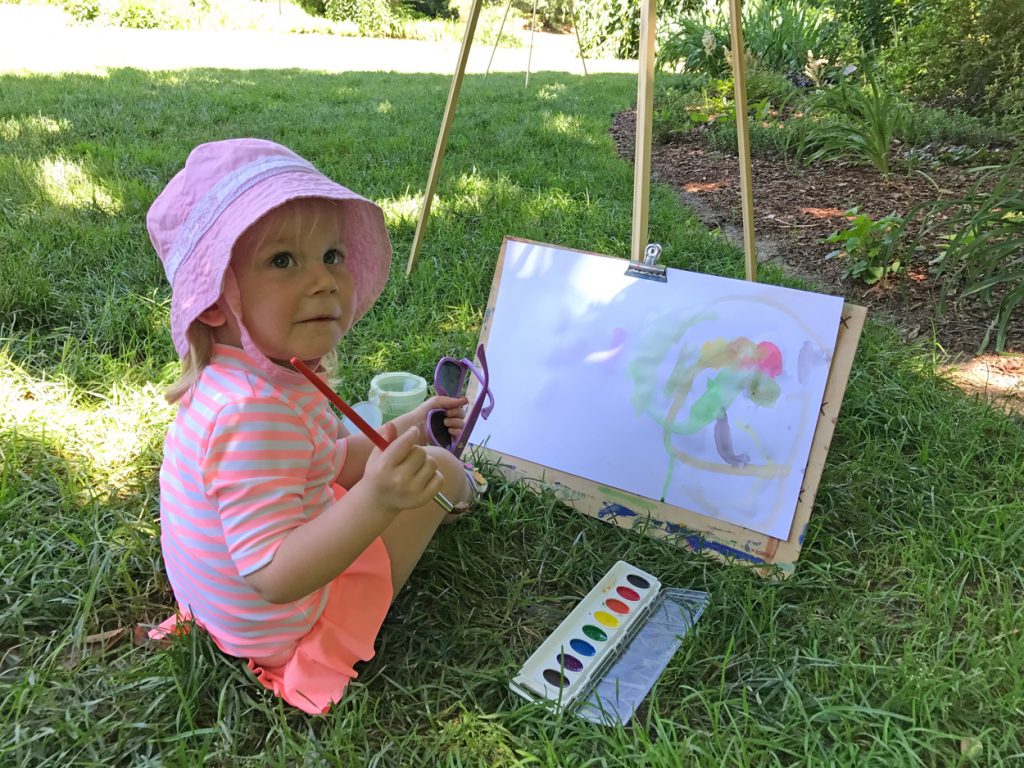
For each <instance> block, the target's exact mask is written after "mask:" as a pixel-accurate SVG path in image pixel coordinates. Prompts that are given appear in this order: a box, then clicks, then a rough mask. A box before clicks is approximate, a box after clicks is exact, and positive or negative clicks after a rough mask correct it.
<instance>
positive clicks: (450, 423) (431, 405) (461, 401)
mask: <svg viewBox="0 0 1024 768" xmlns="http://www.w3.org/2000/svg"><path fill="white" fill-rule="evenodd" d="M468 402H469V401H468V400H467V399H466V398H465V397H447V396H446V395H434V396H433V397H431V398H430V399H428V400H427V401H425V402H423V403H420V404H419V405H418V406H417V407H416V408H415V410H412V411H409V413H404V414H402V415H401V416H399V417H397V418H395V419H393V420H392V421H390V422H388V423H389V424H394V425H395V427H396V428H397V429H398V431H399V432H400V433H404V432H405V431H406V430H408V429H411V428H415V429H416V430H417V431H418V432H419V435H420V440H419V443H420V445H428V444H429V443H430V440H429V439H428V438H427V414H428V413H430V412H431V411H432V410H434V409H435V408H440V409H441V410H443V411H444V412H445V420H444V425H445V426H446V427H448V433H449V434H450V435H452V437H455V436H457V435H458V434H459V433H460V432H461V431H462V425H463V424H465V421H466V403H468Z"/></svg>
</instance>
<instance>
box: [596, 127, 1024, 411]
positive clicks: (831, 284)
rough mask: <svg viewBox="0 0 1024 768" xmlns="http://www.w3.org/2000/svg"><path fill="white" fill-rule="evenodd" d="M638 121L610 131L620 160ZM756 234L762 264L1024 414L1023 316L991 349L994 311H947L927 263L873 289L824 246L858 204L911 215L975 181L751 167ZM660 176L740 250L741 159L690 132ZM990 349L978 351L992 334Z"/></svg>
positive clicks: (775, 164)
mask: <svg viewBox="0 0 1024 768" xmlns="http://www.w3.org/2000/svg"><path fill="white" fill-rule="evenodd" d="M635 125H636V115H635V112H633V111H632V110H629V111H625V112H621V113H619V114H618V115H616V116H615V117H614V119H613V121H612V128H611V133H612V136H613V138H614V140H615V143H616V147H617V148H618V151H619V153H620V154H621V155H623V156H624V157H627V158H629V159H630V160H631V159H632V158H633V152H634V133H635ZM751 165H752V171H751V176H752V182H753V195H754V232H755V236H756V239H757V253H758V259H759V260H761V261H766V260H772V261H775V262H776V263H778V264H780V265H781V266H782V267H783V268H784V269H785V270H786V271H787V272H789V273H791V274H794V275H798V276H800V277H802V278H804V279H806V280H808V281H809V282H811V283H812V284H814V285H816V286H817V287H818V288H819V289H820V290H821V291H822V292H824V293H831V294H841V295H843V296H845V297H846V298H847V299H848V300H850V301H852V302H855V303H857V304H861V305H863V306H866V307H867V308H868V309H869V312H870V313H871V315H872V316H875V317H879V316H881V317H885V318H887V319H889V320H890V321H891V322H892V323H893V324H894V326H895V327H896V328H897V329H898V331H899V332H900V334H901V335H902V336H903V337H904V338H905V339H906V340H907V341H908V342H916V341H920V342H924V343H929V344H934V345H936V346H937V347H938V348H939V349H940V352H941V351H944V352H945V354H946V355H947V356H948V357H949V365H948V370H949V373H950V378H951V380H953V381H954V382H956V383H957V384H958V386H962V387H963V388H964V389H967V390H968V391H975V392H979V393H981V394H984V395H986V396H988V397H990V398H991V399H997V400H1000V401H1003V402H1006V403H1007V404H1008V405H1009V406H1010V407H1011V408H1014V409H1015V410H1017V411H1018V412H1020V413H1024V356H1022V353H1024V316H1022V315H1024V312H1022V310H1021V309H1020V308H1018V310H1017V311H1016V312H1015V313H1014V316H1013V317H1012V318H1011V320H1010V324H1009V329H1008V331H1007V338H1006V353H1007V354H1003V355H996V354H993V353H992V352H991V349H992V347H993V344H992V343H991V341H992V340H994V338H995V331H994V326H993V325H992V324H993V318H994V315H995V312H994V308H992V307H990V306H987V305H985V304H984V303H983V302H982V301H980V300H979V299H976V298H974V297H969V298H964V299H961V300H959V301H953V300H951V301H950V302H949V303H948V305H947V308H946V311H945V312H943V313H942V314H938V313H937V312H936V311H935V308H936V306H937V304H938V301H939V290H940V287H941V286H940V284H939V281H938V280H937V279H936V278H935V277H934V275H932V274H931V272H930V271H929V269H928V264H927V261H926V259H925V258H922V259H921V260H920V261H916V260H912V261H911V262H910V263H909V264H908V265H906V269H905V270H904V271H901V272H900V273H899V274H897V275H895V276H893V277H890V278H888V279H885V280H882V281H880V282H878V283H875V284H874V285H870V286H869V285H865V284H864V283H863V282H861V281H860V280H856V279H854V278H851V277H843V274H842V273H843V269H844V264H843V262H842V260H841V259H826V258H825V256H826V254H828V253H829V252H830V251H832V250H834V249H835V247H836V246H835V245H834V244H829V243H823V242H821V241H822V240H823V239H824V238H826V237H828V236H829V235H830V234H832V233H833V232H835V231H837V230H840V229H845V228H846V227H847V226H848V221H847V218H846V216H845V212H846V211H847V210H849V209H850V208H853V207H854V206H858V207H859V211H860V212H861V213H866V214H868V215H870V216H871V217H872V218H875V219H877V218H880V217H882V216H886V215H888V214H891V213H895V214H896V215H900V216H902V215H905V214H906V213H907V212H908V211H909V210H910V209H911V208H912V207H913V206H914V205H916V204H917V203H920V202H924V201H926V200H930V199H934V198H936V197H938V190H937V189H936V185H938V188H939V189H941V190H942V191H943V194H947V195H951V196H962V195H964V194H966V192H967V191H968V189H969V188H970V185H971V184H972V183H973V181H974V180H973V179H972V178H970V177H969V176H968V175H967V174H966V173H965V172H964V169H963V168H961V167H957V166H940V167H937V168H930V169H929V170H928V177H930V179H931V180H929V178H926V177H925V176H924V175H922V174H910V175H907V174H892V175H890V176H888V177H883V176H881V175H879V174H878V173H877V172H876V171H875V170H874V169H872V168H867V167H862V166H855V165H838V164H828V165H824V164H812V165H810V166H806V167H803V166H796V165H787V164H786V163H784V162H782V161H781V160H779V159H775V158H770V157H763V156H762V157H755V158H753V160H752V163H751ZM651 173H652V176H653V178H655V179H657V180H659V181H662V182H664V183H665V184H668V185H669V186H671V187H672V188H673V189H674V190H675V191H676V193H677V194H678V195H679V197H680V200H681V201H682V202H683V203H684V204H685V205H686V206H687V207H689V208H691V209H692V210H693V211H694V213H695V214H696V215H697V216H698V217H699V218H700V219H701V220H702V221H703V222H704V223H705V224H706V225H707V226H709V227H712V228H720V229H721V231H722V233H723V234H724V235H725V236H726V237H728V238H729V239H730V240H732V241H733V242H734V243H736V244H737V245H739V246H741V247H742V214H741V203H740V189H739V164H738V159H737V157H736V156H735V155H731V154H728V153H724V152H720V151H717V150H713V149H710V148H708V146H707V144H706V142H705V140H704V137H703V135H702V134H701V132H700V131H692V132H691V133H689V134H686V135H685V136H684V137H683V138H681V139H678V140H675V141H673V142H672V143H668V144H662V145H655V146H654V147H652V151H651ZM990 327H991V328H993V330H992V331H991V337H990V343H989V345H988V348H987V350H985V352H984V353H982V354H979V348H980V347H981V345H982V344H983V341H984V339H985V336H986V333H987V332H988V331H989V329H990Z"/></svg>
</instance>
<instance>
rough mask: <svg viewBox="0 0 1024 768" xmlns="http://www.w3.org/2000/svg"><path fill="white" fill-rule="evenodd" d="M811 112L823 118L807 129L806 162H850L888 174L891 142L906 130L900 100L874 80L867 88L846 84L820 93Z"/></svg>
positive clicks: (905, 114) (904, 109) (906, 113)
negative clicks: (869, 166)
mask: <svg viewBox="0 0 1024 768" xmlns="http://www.w3.org/2000/svg"><path fill="white" fill-rule="evenodd" d="M811 111H812V112H814V113H817V114H819V115H820V116H822V118H823V119H819V120H818V121H816V122H813V123H812V124H811V125H810V127H809V128H808V132H807V136H806V149H805V150H804V151H806V150H810V152H809V154H808V155H807V156H806V158H805V159H806V160H808V161H813V160H820V159H829V160H837V159H844V158H852V159H855V160H860V161H865V162H868V163H870V164H871V165H873V166H874V167H875V169H876V170H877V171H878V172H879V173H881V174H882V175H888V174H889V171H890V170H891V164H890V162H889V155H890V151H891V148H892V143H893V139H895V138H896V136H897V134H899V133H900V132H901V131H903V130H905V128H906V125H907V123H908V122H909V121H910V119H911V117H910V111H909V109H908V108H907V106H906V105H905V104H904V103H903V102H902V100H900V98H899V97H898V96H897V95H896V94H895V93H892V92H890V91H885V90H882V89H881V88H879V87H878V85H877V84H876V83H875V81H874V79H869V80H868V86H867V88H857V87H854V86H851V85H849V84H848V83H847V82H846V81H843V83H842V84H841V85H840V86H839V87H838V88H833V89H830V90H827V91H823V92H822V93H821V95H820V96H819V97H818V98H817V99H816V100H815V102H814V104H813V105H812V107H811Z"/></svg>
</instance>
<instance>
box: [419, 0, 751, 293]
mask: <svg viewBox="0 0 1024 768" xmlns="http://www.w3.org/2000/svg"><path fill="white" fill-rule="evenodd" d="M482 3H483V0H473V5H472V7H471V8H470V12H469V18H468V19H467V20H466V31H465V34H464V35H463V38H462V47H461V49H460V51H459V60H458V64H457V66H456V70H455V76H454V77H453V78H452V85H451V89H450V90H449V92H448V102H447V104H446V105H445V108H444V117H443V119H442V120H441V131H440V133H439V134H438V137H437V146H436V147H435V148H434V159H433V161H432V162H431V164H430V174H429V176H428V177H427V188H426V191H425V192H424V196H423V207H422V209H421V210H420V218H419V222H418V223H417V224H416V234H415V236H414V237H413V241H412V251H411V252H410V253H409V261H408V262H407V264H406V268H405V274H406V275H409V274H412V270H413V267H414V266H415V264H416V259H417V257H418V256H419V252H420V249H421V248H422V247H423V237H424V234H425V232H426V228H427V222H428V221H429V220H430V206H431V203H432V202H433V199H434V193H435V192H436V190H437V178H438V176H439V175H440V173H441V163H442V162H443V161H444V153H445V149H446V148H447V146H448V133H449V131H451V127H452V122H453V121H454V119H455V108H456V105H457V103H458V100H459V91H460V90H461V89H462V78H463V77H464V75H465V73H466V61H467V60H468V59H469V50H470V48H471V47H472V44H473V35H474V34H475V33H476V24H477V21H478V20H479V18H480V7H481V5H482ZM640 3H641V5H640V72H639V75H638V78H637V106H636V155H635V159H634V164H633V231H632V238H631V241H630V243H631V245H630V261H632V262H634V263H636V264H641V263H644V262H645V254H648V251H647V247H648V231H647V230H648V226H647V225H648V206H649V204H650V188H651V133H652V131H651V128H652V116H653V103H654V41H655V26H656V25H655V18H656V15H655V8H656V4H657V0H640ZM741 3H742V0H729V16H730V19H729V20H730V29H731V32H732V40H733V45H732V66H733V75H734V76H733V83H734V89H735V96H736V134H737V143H738V145H739V156H740V191H741V197H742V208H743V251H744V263H745V273H746V278H747V280H757V255H756V252H755V247H754V244H755V240H754V194H753V187H752V184H751V178H750V131H749V124H748V118H747V86H746V74H745V72H744V66H743V65H744V62H743V51H744V46H743V25H742V14H741ZM510 6H511V3H510ZM505 15H506V16H507V15H508V9H506V11H505ZM504 24H505V22H504V19H503V20H502V27H504ZM578 34H579V33H578V32H577V43H578V42H579V37H578ZM499 36H500V33H499ZM582 53H583V52H582V46H581V50H580V55H581V57H582ZM493 57H494V53H493V51H492V53H491V58H492V59H493ZM489 69H490V64H488V70H489ZM527 70H529V65H528V66H527ZM585 72H586V65H585V64H584V73H585ZM527 78H529V71H527ZM660 250H661V249H660V246H655V248H654V250H653V251H652V252H651V254H650V255H649V256H648V258H647V260H646V261H647V263H650V262H651V261H652V259H651V256H653V257H654V258H656V257H657V254H658V253H660Z"/></svg>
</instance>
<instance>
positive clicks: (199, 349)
mask: <svg viewBox="0 0 1024 768" xmlns="http://www.w3.org/2000/svg"><path fill="white" fill-rule="evenodd" d="M185 337H186V338H187V339H188V352H186V353H185V356H184V357H183V358H181V374H180V375H179V376H178V378H177V380H176V381H175V382H174V383H173V384H171V386H169V387H168V388H167V389H166V390H164V399H165V400H166V401H167V402H168V403H170V404H171V405H173V404H174V403H176V402H178V401H179V400H181V398H183V397H184V396H185V393H186V392H188V391H189V390H190V389H192V385H193V384H195V383H196V382H197V381H199V377H200V376H201V375H202V373H203V368H205V367H206V366H208V365H209V364H210V357H211V356H212V354H213V329H212V328H211V327H210V326H208V325H207V324H206V323H201V322H199V321H198V320H196V321H194V322H193V323H192V325H190V326H189V328H188V333H186V334H185Z"/></svg>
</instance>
